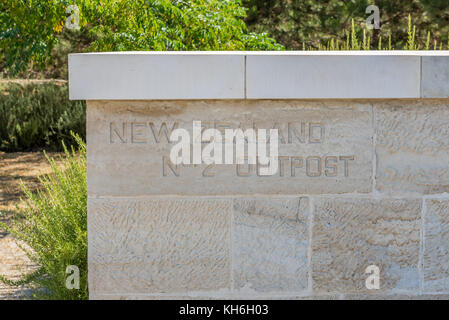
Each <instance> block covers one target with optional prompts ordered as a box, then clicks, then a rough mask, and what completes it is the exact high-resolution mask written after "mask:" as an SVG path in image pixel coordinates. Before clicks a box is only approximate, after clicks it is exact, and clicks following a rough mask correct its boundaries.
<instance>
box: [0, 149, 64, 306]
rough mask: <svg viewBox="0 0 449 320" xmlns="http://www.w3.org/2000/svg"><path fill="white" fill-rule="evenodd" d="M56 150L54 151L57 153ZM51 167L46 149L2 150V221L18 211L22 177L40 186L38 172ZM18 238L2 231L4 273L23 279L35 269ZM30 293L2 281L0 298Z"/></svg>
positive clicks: (0, 269) (0, 255)
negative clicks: (37, 150) (30, 150)
mask: <svg viewBox="0 0 449 320" xmlns="http://www.w3.org/2000/svg"><path fill="white" fill-rule="evenodd" d="M55 155H56V154H50V156H55ZM49 172H50V167H49V165H48V163H47V160H46V159H45V157H44V155H43V153H42V152H16V153H2V152H0V221H1V222H4V223H6V224H8V223H9V222H10V220H11V218H12V217H13V216H14V214H15V210H16V209H15V208H16V205H17V204H19V200H20V197H21V196H22V192H21V190H20V180H22V181H23V182H24V183H25V184H26V185H27V186H28V187H30V188H31V189H36V188H37V187H38V186H39V183H38V179H37V178H38V176H39V175H41V174H45V173H49ZM35 268H36V266H34V265H33V264H32V263H31V261H30V260H29V259H28V257H27V256H26V254H25V252H24V251H23V250H22V249H21V248H20V247H19V246H18V244H17V243H16V240H15V239H14V238H13V237H12V236H11V235H8V234H7V233H5V232H2V231H0V274H1V275H4V276H5V277H7V278H8V279H11V280H17V279H20V276H21V275H22V274H26V273H29V272H32V271H33V270H35ZM27 295H29V290H28V289H27V288H26V287H22V288H16V287H9V286H6V285H4V284H2V283H0V300H5V299H23V298H25V297H26V296H27Z"/></svg>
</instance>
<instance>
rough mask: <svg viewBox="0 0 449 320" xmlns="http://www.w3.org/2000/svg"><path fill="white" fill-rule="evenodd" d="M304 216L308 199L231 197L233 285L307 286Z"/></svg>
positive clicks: (267, 288) (271, 289) (264, 288)
mask: <svg viewBox="0 0 449 320" xmlns="http://www.w3.org/2000/svg"><path fill="white" fill-rule="evenodd" d="M308 217H309V201H308V198H296V199H236V200H234V219H233V270H234V288H235V289H236V290H239V289H242V288H245V289H253V290H255V291H262V292H285V291H290V292H292V291H295V292H298V291H301V290H304V289H305V288H307V275H308V270H307V248H308V243H309V241H308V237H309V235H308Z"/></svg>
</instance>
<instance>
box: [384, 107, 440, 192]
mask: <svg viewBox="0 0 449 320" xmlns="http://www.w3.org/2000/svg"><path fill="white" fill-rule="evenodd" d="M375 106H376V107H375V117H376V119H375V121H376V134H377V143H376V155H377V174H376V186H377V189H378V190H379V191H382V192H397V193H404V192H419V193H425V194H432V193H443V192H448V191H449V166H448V155H449V125H448V119H449V104H448V102H447V101H445V100H436V101H432V100H430V101H419V102H416V101H397V102H388V103H383V104H376V105H375Z"/></svg>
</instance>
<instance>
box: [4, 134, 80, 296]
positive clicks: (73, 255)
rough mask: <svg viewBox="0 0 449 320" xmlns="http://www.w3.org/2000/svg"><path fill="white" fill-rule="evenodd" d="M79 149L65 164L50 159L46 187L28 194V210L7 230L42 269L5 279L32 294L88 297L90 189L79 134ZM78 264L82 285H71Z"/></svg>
mask: <svg viewBox="0 0 449 320" xmlns="http://www.w3.org/2000/svg"><path fill="white" fill-rule="evenodd" d="M74 139H75V140H76V142H77V143H78V149H77V150H74V148H72V149H71V151H68V150H67V148H65V146H64V149H65V156H64V157H61V161H62V165H61V166H58V165H57V164H56V163H55V160H54V159H51V158H49V157H47V159H48V161H49V162H50V165H51V168H52V173H51V174H49V175H45V176H44V177H42V178H41V179H40V181H41V184H42V189H41V190H40V191H38V192H36V193H33V192H31V191H30V190H29V189H27V188H26V187H25V186H24V185H22V188H23V191H24V192H25V195H26V197H25V200H24V208H23V209H19V208H17V210H18V217H17V218H16V219H15V220H14V221H13V223H12V225H11V226H7V225H5V224H0V227H1V228H2V229H5V230H6V231H7V232H9V233H11V234H12V235H13V236H14V237H15V238H16V239H18V240H20V241H22V242H23V243H25V244H26V245H25V246H22V247H23V248H27V247H29V248H30V249H25V251H26V253H27V255H28V257H29V258H30V259H31V261H32V262H34V263H35V264H36V265H37V266H39V269H38V270H37V271H36V272H34V273H33V274H31V275H27V276H25V277H24V278H23V279H22V280H20V281H9V280H8V279H6V278H5V277H3V276H0V280H1V281H2V282H4V283H6V284H9V285H12V286H19V285H23V284H29V285H30V286H31V288H32V289H33V290H32V291H33V297H34V298H41V299H58V300H62V299H69V300H78V299H87V298H88V288H87V190H86V146H85V144H84V142H83V141H82V140H81V138H80V137H79V136H74ZM69 265H75V266H77V267H78V268H79V270H80V289H78V290H77V289H72V290H69V289H67V288H66V278H67V276H68V274H66V268H67V266H69Z"/></svg>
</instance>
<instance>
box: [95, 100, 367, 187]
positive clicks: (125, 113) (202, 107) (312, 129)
mask: <svg viewBox="0 0 449 320" xmlns="http://www.w3.org/2000/svg"><path fill="white" fill-rule="evenodd" d="M88 105H89V108H88V109H87V112H88V128H87V130H88V132H89V134H88V136H89V141H88V144H89V146H90V147H89V156H88V170H89V172H90V175H89V176H90V179H89V183H88V192H90V194H93V195H96V194H100V195H118V194H120V195H148V194H152V195H234V194H245V195H249V194H321V193H326V194H332V193H346V192H355V193H367V192H371V191H372V174H373V169H372V168H373V167H372V165H373V164H372V159H373V151H374V148H373V117H372V110H373V108H372V105H370V104H365V103H361V102H360V103H356V104H355V103H351V102H348V101H346V102H345V101H326V102H319V103H318V102H314V101H299V100H289V101H280V100H269V101H268V100H267V101H265V100H257V101H246V100H245V101H240V100H235V101H221V100H217V101H193V100H192V101H108V102H107V104H105V103H104V102H96V101H89V102H88ZM194 122H196V123H198V124H199V122H200V124H199V125H200V130H198V131H196V130H197V127H198V126H195V127H193V124H194ZM194 128H195V133H196V134H197V135H196V136H199V137H201V140H200V142H201V143H198V140H194V139H193V137H194V136H195V135H194V132H193V131H194ZM178 129H181V130H184V132H187V133H188V134H189V135H190V139H189V140H190V141H188V140H187V139H186V140H185V141H186V144H187V146H186V145H185V144H183V148H182V153H181V152H180V153H179V156H181V155H182V156H183V157H182V158H183V159H184V158H185V161H184V160H183V161H181V162H178V161H176V163H175V162H173V159H172V157H171V156H172V152H171V151H172V150H173V149H174V148H175V147H176V146H178V145H179V143H180V139H175V137H176V132H181V131H176V130H178ZM210 129H213V130H210ZM238 129H240V130H242V131H243V132H245V131H246V130H248V129H252V130H254V132H255V135H256V139H255V140H256V145H257V151H258V152H257V154H256V156H253V154H252V150H253V149H252V148H253V144H254V143H253V141H254V136H248V135H245V134H243V136H242V135H240V134H239V135H232V136H231V135H229V134H228V139H226V130H227V131H228V133H229V132H237V130H238ZM272 129H275V130H276V129H277V130H276V131H277V145H278V148H277V149H278V153H277V157H275V158H274V163H276V167H277V170H275V171H273V174H271V175H265V174H266V169H267V162H266V161H265V160H266V157H268V155H269V154H270V155H271V154H272V152H271V149H270V147H271V146H273V145H275V143H273V141H270V140H271V139H270V135H269V134H268V131H269V130H272ZM207 130H208V131H207ZM200 132H201V133H203V134H199V133H200ZM211 132H214V135H211V134H207V133H211ZM264 133H265V137H266V140H264V139H263V138H264V136H263V134H264ZM218 134H221V136H222V143H221V146H218V147H217V146H216V147H214V148H211V143H215V142H216V141H218V140H215V137H216V136H217V135H218ZM274 136H275V135H272V137H274ZM170 137H172V138H170ZM259 138H260V139H259ZM171 139H172V140H173V141H170V140H171ZM272 139H274V138H272ZM242 140H243V141H244V148H243V150H242V148H241V145H242V143H241V142H242ZM226 142H227V143H226ZM229 142H231V144H229ZM262 144H264V145H265V146H266V148H265V150H266V152H265V153H264V152H263V151H264V149H263V148H260V149H259V146H261V145H262ZM189 146H190V154H189V152H188V151H187V150H189ZM208 147H209V148H208ZM237 147H238V148H237ZM231 148H232V151H230V152H228V150H231ZM175 150H176V148H175ZM259 150H262V152H260V153H259ZM273 150H274V148H273ZM194 151H195V152H194ZM220 151H221V155H220ZM237 151H239V152H237ZM198 154H200V155H201V159H200V161H196V160H198V156H197V155H198ZM184 155H185V156H184ZM195 155H196V156H195ZM204 155H207V156H208V157H209V159H213V160H214V161H212V162H208V161H205V160H204V159H203V156H204ZM188 157H190V162H189V161H188ZM219 157H221V158H222V162H221V164H220V162H219V161H217V159H219ZM264 157H265V158H264ZM242 158H243V159H245V161H244V162H243V163H239V164H237V162H238V161H237V159H240V160H241V159H242ZM194 160H195V161H194ZM240 160H239V161H240ZM270 163H273V162H272V161H271V160H270Z"/></svg>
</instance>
